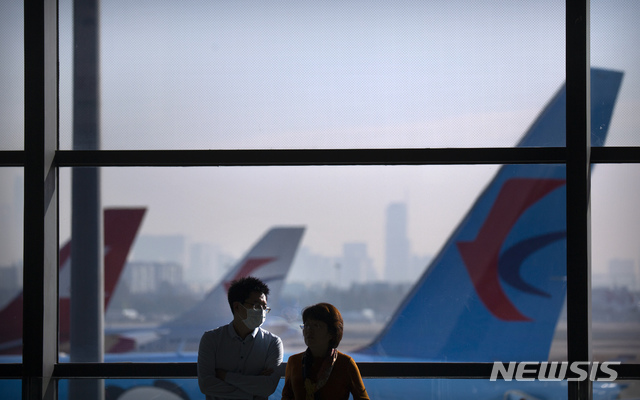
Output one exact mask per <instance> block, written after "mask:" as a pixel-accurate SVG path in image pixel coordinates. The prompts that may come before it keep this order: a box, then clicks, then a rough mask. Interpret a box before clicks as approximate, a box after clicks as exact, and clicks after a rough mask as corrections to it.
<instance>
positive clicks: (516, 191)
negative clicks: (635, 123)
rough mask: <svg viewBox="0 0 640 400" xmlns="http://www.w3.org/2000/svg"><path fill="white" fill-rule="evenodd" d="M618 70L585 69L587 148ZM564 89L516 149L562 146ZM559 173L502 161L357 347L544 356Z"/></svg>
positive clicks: (560, 220) (383, 351) (560, 195)
mask: <svg viewBox="0 0 640 400" xmlns="http://www.w3.org/2000/svg"><path fill="white" fill-rule="evenodd" d="M621 81H622V73H620V72H615V71H608V70H601V69H592V72H591V107H592V110H591V130H592V145H594V146H596V145H602V144H603V143H604V141H605V138H606V135H607V131H608V128H609V124H610V120H611V116H612V113H613V105H614V103H615V100H616V96H617V93H618V90H619V87H620V84H621ZM565 131H566V89H565V86H563V87H562V88H561V89H560V90H559V91H558V92H557V93H556V95H555V96H554V97H553V99H552V100H551V101H550V102H549V104H548V105H547V106H546V107H545V109H544V110H543V111H542V113H541V114H540V115H539V117H538V118H537V120H536V121H535V122H534V123H533V125H532V126H531V128H530V129H529V131H528V132H527V133H526V134H525V136H524V137H523V139H522V140H521V141H520V143H519V144H518V146H529V147H530V146H546V147H551V146H564V145H565ZM565 178H566V169H565V166H564V165H550V164H538V165H505V166H503V167H501V168H500V170H499V171H498V173H497V174H496V176H495V177H494V179H493V180H492V181H491V182H490V183H489V184H488V186H487V187H486V188H485V190H484V191H483V192H482V193H481V195H480V196H479V198H478V199H477V200H476V202H475V204H474V205H473V206H472V208H471V209H470V211H469V212H468V213H467V215H466V216H465V217H464V219H463V220H462V222H461V223H460V225H459V226H458V227H457V228H456V230H455V231H454V232H453V234H452V235H451V237H450V238H449V239H448V240H447V242H446V244H445V245H444V247H443V249H442V250H441V251H440V253H439V254H438V255H437V256H436V257H435V258H434V261H433V262H432V263H431V265H430V266H429V268H427V270H426V271H425V273H424V274H423V275H422V277H421V278H420V279H419V280H418V282H417V284H416V285H415V286H414V288H413V289H412V291H411V292H410V293H409V295H408V296H407V297H406V299H405V300H404V301H403V303H402V304H401V305H400V307H399V308H398V310H397V311H396V313H395V315H394V316H393V317H392V319H391V321H390V322H389V324H388V325H387V326H386V327H385V329H383V331H382V332H381V334H380V335H379V336H378V337H377V338H376V339H375V340H374V341H373V343H372V344H371V345H369V346H367V347H366V348H364V349H362V350H361V351H359V352H360V353H364V354H369V355H383V356H386V357H397V358H420V359H428V360H433V361H456V362H491V361H494V360H509V361H545V360H547V358H548V356H549V349H550V346H551V340H552V338H553V335H554V331H555V327H556V324H557V321H558V317H559V315H560V312H561V309H562V307H563V303H564V298H565V295H566V282H565V280H566V262H567V249H566V229H567V228H566V207H567V206H566V185H565Z"/></svg>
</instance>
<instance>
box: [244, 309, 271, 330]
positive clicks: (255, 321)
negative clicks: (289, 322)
mask: <svg viewBox="0 0 640 400" xmlns="http://www.w3.org/2000/svg"><path fill="white" fill-rule="evenodd" d="M242 307H244V306H242ZM244 309H245V310H247V318H245V319H243V320H242V322H244V324H245V325H246V326H247V328H249V329H251V330H254V329H256V328H257V327H259V326H261V325H262V324H263V323H264V321H265V319H267V311H266V310H263V309H261V308H258V309H254V308H247V307H244Z"/></svg>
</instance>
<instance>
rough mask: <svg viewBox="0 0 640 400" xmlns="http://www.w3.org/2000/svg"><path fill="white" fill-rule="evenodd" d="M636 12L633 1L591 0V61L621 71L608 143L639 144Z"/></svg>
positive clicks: (639, 57)
mask: <svg viewBox="0 0 640 400" xmlns="http://www.w3.org/2000/svg"><path fill="white" fill-rule="evenodd" d="M638 15H640V4H638V2H637V1H633V0H624V1H615V2H610V1H606V0H593V1H591V28H590V32H591V65H593V66H597V67H601V68H611V69H615V70H618V71H621V72H623V73H624V79H623V81H622V88H621V89H620V94H619V96H618V102H617V104H616V110H615V117H614V118H613V120H612V122H611V133H610V138H609V140H608V141H607V145H610V146H638V145H640V116H639V115H638V113H637V110H638V108H639V107H640V77H639V74H638V69H639V68H640V50H638V46H636V45H635V43H636V38H638V37H640V26H638V24H637V18H636V17H637V16H638Z"/></svg>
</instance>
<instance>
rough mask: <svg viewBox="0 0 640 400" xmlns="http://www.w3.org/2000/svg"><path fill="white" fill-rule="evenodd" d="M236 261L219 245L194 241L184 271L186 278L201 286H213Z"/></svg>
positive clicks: (186, 280)
mask: <svg viewBox="0 0 640 400" xmlns="http://www.w3.org/2000/svg"><path fill="white" fill-rule="evenodd" d="M234 263H235V259H234V258H233V257H232V256H231V255H229V254H226V253H223V252H222V250H221V249H220V246H218V245H215V244H213V243H204V242H200V243H193V244H191V245H189V261H188V263H187V265H188V267H187V268H186V269H185V271H184V280H185V282H187V283H190V284H192V285H194V284H197V285H199V286H200V287H201V288H208V287H211V286H212V285H213V284H215V283H217V282H219V281H220V280H221V279H222V278H223V276H224V275H225V274H226V273H227V272H228V271H229V268H231V267H232V266H233V264H234Z"/></svg>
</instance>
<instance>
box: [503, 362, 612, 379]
mask: <svg viewBox="0 0 640 400" xmlns="http://www.w3.org/2000/svg"><path fill="white" fill-rule="evenodd" d="M619 364H620V361H610V362H603V363H599V362H592V363H591V362H586V361H585V362H580V361H576V362H573V363H571V365H569V363H568V362H539V361H524V362H510V363H508V364H507V366H505V364H504V363H502V362H499V361H496V362H494V363H493V369H492V370H491V380H492V381H495V380H497V379H498V376H499V375H501V376H502V379H504V380H505V381H510V380H512V379H515V380H516V381H534V380H536V379H538V380H541V381H561V380H563V379H565V378H566V379H567V380H568V381H584V380H587V379H589V380H591V381H607V382H611V381H614V380H615V379H616V378H617V377H618V373H617V372H616V371H615V370H613V369H611V368H609V366H610V365H619ZM598 370H600V372H602V374H601V376H600V377H597V376H598ZM567 371H568V373H567ZM567 375H568V377H567ZM602 375H605V376H602Z"/></svg>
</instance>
